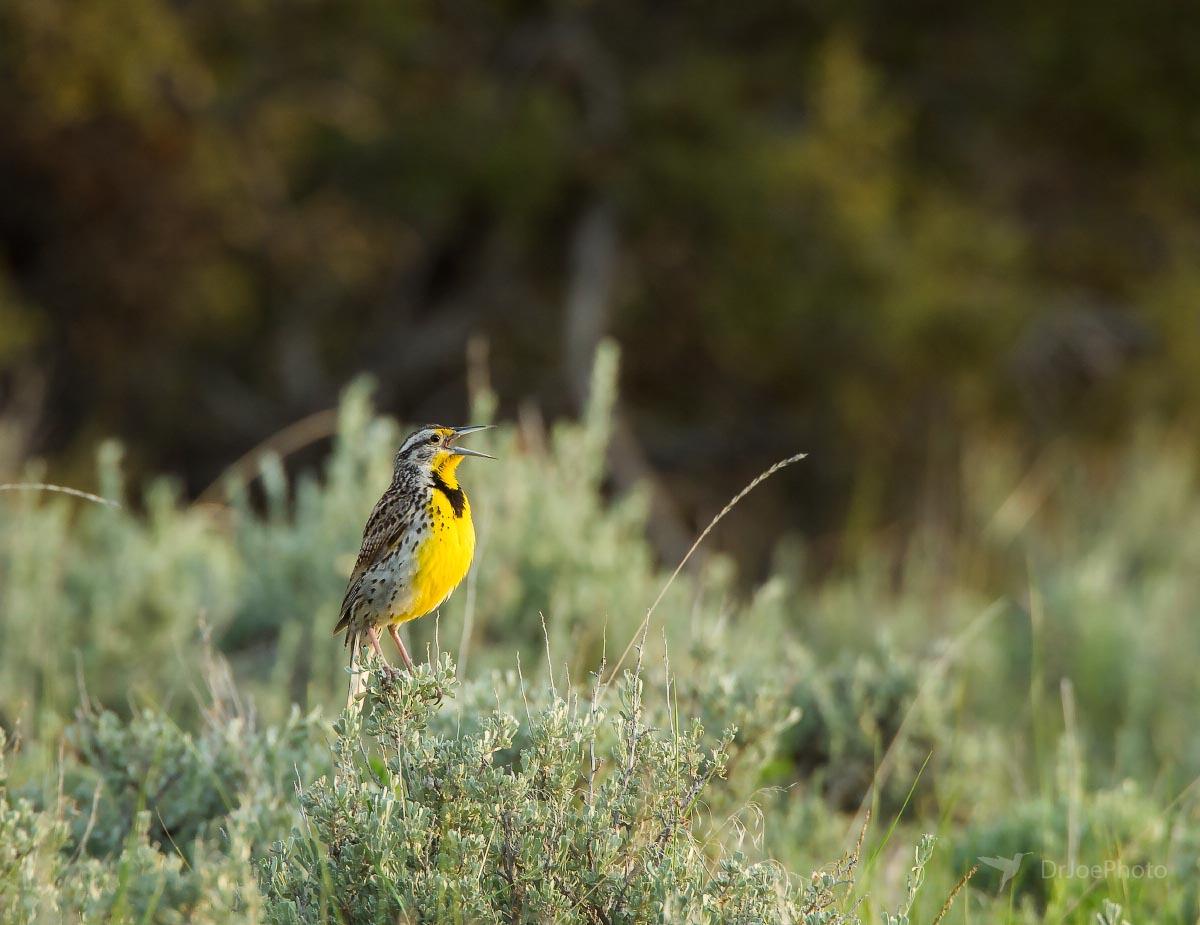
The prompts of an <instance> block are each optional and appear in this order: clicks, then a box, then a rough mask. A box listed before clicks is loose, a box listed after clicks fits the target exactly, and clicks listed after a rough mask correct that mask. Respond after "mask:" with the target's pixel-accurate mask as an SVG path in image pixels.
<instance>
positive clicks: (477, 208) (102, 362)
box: [0, 0, 1200, 575]
mask: <svg viewBox="0 0 1200 925" xmlns="http://www.w3.org/2000/svg"><path fill="white" fill-rule="evenodd" d="M1198 36H1200V12H1197V11H1196V10H1195V9H1193V8H1189V7H1183V8H1181V7H1179V6H1178V5H1176V4H1168V3H1160V2H1151V3H1147V4H1139V5H1137V6H1136V7H1134V6H1133V5H1132V4H1115V5H1106V6H1105V7H1104V8H1102V9H1098V8H1096V6H1095V4H1090V3H1084V2H1079V0H1060V2H1056V3H1052V4H1038V5H1020V4H1009V3H977V4H970V5H967V6H961V5H960V6H958V7H946V6H944V5H937V4H925V5H916V6H909V7H905V8H899V7H896V6H895V5H894V4H883V3H836V4H834V3H825V2H809V3H790V2H789V3H780V2H770V0H767V2H758V3H752V4H733V5H729V4H718V5H715V6H714V5H712V4H697V3H671V4H653V5H650V4H643V3H633V2H618V3H606V4H598V3H587V2H576V0H568V2H558V3H520V2H506V3H491V2H488V3H481V2H474V0H462V2H454V3H420V2H413V3H404V4H388V3H374V2H367V0H356V2H338V3H331V2H318V0H306V2H301V3H292V4H280V3H271V2H263V0H237V2H232V3H223V4H218V5H213V4H199V3H188V2H178V0H136V2H130V3H122V4H111V3H108V2H106V0H73V2H69V3H68V2H66V0H8V2H6V3H5V4H4V5H3V9H2V11H0V87H2V88H3V90H4V92H3V93H0V120H2V123H0V124H3V126H4V130H3V132H2V133H0V409H2V410H0V413H2V415H3V417H2V426H3V428H4V432H5V435H6V439H5V440H4V441H3V447H4V449H3V453H4V456H3V458H0V472H4V473H11V472H12V471H13V470H14V469H15V468H16V467H17V466H18V465H19V462H20V460H22V459H24V458H26V457H28V456H30V455H36V456H40V457H45V458H48V459H49V460H50V461H51V469H50V472H51V474H52V475H53V476H54V477H56V478H58V479H60V480H63V481H70V482H72V483H86V482H87V481H88V480H89V479H90V478H91V458H92V452H93V447H94V446H95V444H96V442H97V440H98V439H99V438H100V437H102V436H108V435H117V436H119V437H120V438H121V439H122V440H124V441H125V442H126V443H127V445H128V447H129V468H130V472H131V474H132V477H133V478H135V479H140V478H142V477H143V476H144V475H146V474H148V473H151V472H157V471H169V472H174V473H178V474H179V475H180V476H181V477H182V478H183V480H184V485H185V490H186V492H187V493H188V494H189V495H192V496H195V495H197V494H199V493H200V492H202V491H203V490H204V489H205V488H206V487H208V486H209V485H211V484H212V483H213V482H214V481H215V480H216V479H217V478H218V477H219V476H220V475H221V473H222V472H224V471H225V470H226V469H227V467H228V466H229V465H230V464H231V463H232V462H233V460H235V459H237V458H238V457H240V456H241V455H242V454H244V453H246V452H247V451H249V450H250V449H251V448H253V447H254V446H256V445H257V444H259V443H260V442H261V441H263V440H264V439H267V438H269V437H270V436H271V435H274V434H277V433H279V432H280V431H281V429H283V428H285V427H287V426H289V425H292V424H294V423H295V422H297V421H302V420H304V419H305V418H307V416H309V415H312V414H314V413H316V412H321V411H324V410H328V409H330V408H332V407H333V405H334V404H335V402H336V396H337V394H338V392H339V390H340V389H341V388H342V387H344V385H345V384H346V383H347V382H348V381H350V379H351V378H352V377H353V376H354V375H356V374H357V373H359V372H362V371H368V372H370V373H372V374H373V376H374V378H375V380H376V381H377V383H378V392H377V395H378V400H379V404H380V406H381V407H382V408H383V409H384V410H387V411H390V412H393V413H397V414H399V415H401V416H402V417H404V418H405V419H407V420H421V419H448V420H458V419H460V418H461V416H462V414H463V413H464V409H465V407H466V400H465V394H466V388H467V386H466V380H467V376H466V374H465V373H466V369H467V367H468V352H469V351H468V344H469V342H470V341H471V339H472V338H476V339H477V343H479V344H480V345H484V344H486V345H487V346H488V347H489V348H490V350H489V359H488V361H487V362H486V364H485V363H483V362H482V361H481V362H480V364H479V365H480V368H486V369H487V370H488V372H489V374H490V377H491V381H492V384H493V385H494V387H495V389H496V392H497V393H498V394H499V395H500V396H501V402H502V406H501V415H502V416H504V417H510V416H513V415H515V414H517V413H518V411H519V410H521V409H522V408H524V409H526V411H527V412H529V413H532V412H531V411H529V409H535V408H536V409H538V411H539V412H540V413H542V414H545V415H547V416H550V417H557V416H559V415H561V414H564V413H574V412H577V411H578V410H579V409H580V407H581V403H582V400H583V398H584V392H585V390H586V379H587V375H588V370H589V369H590V366H591V354H592V352H593V350H594V348H595V344H596V342H597V341H598V339H599V337H600V336H602V335H606V334H607V335H611V336H613V337H615V338H616V339H617V341H618V342H619V343H620V344H621V345H622V346H623V349H624V354H623V355H624V362H623V381H622V389H621V396H622V399H621V401H622V408H621V410H620V414H619V423H618V435H617V439H616V440H615V441H614V446H613V450H612V460H611V462H612V471H613V475H614V478H615V480H616V483H617V484H618V486H625V485H628V484H629V483H631V482H632V481H634V480H636V479H638V478H644V477H646V476H648V475H654V476H656V477H657V489H656V500H655V504H656V513H657V515H658V516H657V517H656V518H655V526H654V541H655V544H656V547H657V549H658V551H659V552H660V554H663V555H666V556H667V557H669V558H673V557H675V556H676V555H677V553H678V552H679V551H680V546H681V545H682V544H683V543H684V541H685V540H687V539H688V538H689V537H690V536H691V535H692V534H693V533H694V532H695V528H696V526H697V525H698V524H700V523H701V522H702V521H704V520H706V519H707V517H708V516H709V514H710V513H711V512H712V511H713V510H714V509H715V508H716V507H717V506H719V504H720V503H721V502H722V501H723V500H724V498H725V497H727V496H728V495H729V494H730V493H731V492H732V491H733V490H735V489H736V488H737V486H738V485H740V484H741V483H742V482H744V481H745V479H746V478H747V477H748V476H750V475H752V474H753V473H754V472H756V471H758V469H760V468H762V466H763V465H764V464H766V463H767V462H770V461H771V460H772V459H773V458H775V457H777V456H779V455H784V454H785V453H787V452H791V451H794V450H795V449H796V448H803V449H807V450H809V451H811V452H812V458H811V461H810V463H809V464H808V466H807V471H806V477H805V478H803V479H790V480H779V481H778V482H777V483H776V484H772V485H770V486H768V487H767V488H766V489H765V490H764V492H763V493H762V495H761V496H760V497H757V498H754V499H752V500H751V501H749V502H748V504H749V505H750V507H751V510H752V516H750V517H748V518H744V519H743V520H742V521H741V522H740V524H732V523H731V524H729V525H727V527H726V528H725V532H724V533H722V535H721V536H720V537H719V538H718V541H719V542H721V543H722V544H724V545H725V546H726V547H727V548H730V549H733V550H734V551H736V552H737V553H738V555H740V556H741V557H742V559H743V564H745V565H747V566H749V567H750V568H751V570H752V571H753V570H754V569H757V570H758V573H759V574H760V575H761V574H763V566H764V563H765V561H766V555H767V550H768V549H769V546H770V543H771V540H770V537H772V536H774V535H775V534H776V533H778V532H779V531H780V530H782V529H784V528H796V527H797V525H803V526H802V529H803V530H804V531H805V532H806V533H807V534H809V536H810V539H812V541H813V551H814V557H815V561H819V562H829V561H837V560H838V559H839V558H840V557H841V555H842V553H844V552H845V551H847V550H849V551H851V552H857V551H858V550H859V549H860V541H861V540H862V538H863V537H864V536H867V535H870V534H872V533H877V532H878V531H879V530H880V529H881V528H884V529H887V530H890V531H895V532H896V533H897V535H899V536H904V535H907V533H908V527H910V526H911V525H912V524H913V523H914V522H918V521H919V522H928V520H929V519H931V518H933V519H938V520H940V521H942V522H943V523H945V524H946V525H950V526H953V525H954V524H956V523H958V522H959V521H960V519H961V513H962V512H961V510H960V503H959V502H960V493H959V492H958V491H957V490H956V489H958V488H960V487H961V481H962V478H963V473H962V469H963V464H964V460H965V456H964V453H965V447H966V446H967V445H968V444H970V443H971V442H972V440H974V439H975V438H976V437H978V436H979V435H980V434H983V435H995V434H1000V435H1002V436H1003V438H1004V439H1005V440H1007V441H1009V442H1010V443H1011V445H1014V446H1017V447H1020V448H1021V449H1022V451H1023V452H1026V453H1030V454H1034V453H1036V452H1038V451H1039V450H1041V449H1044V448H1045V447H1046V446H1047V445H1048V444H1051V443H1054V442H1057V441H1060V440H1063V439H1068V440H1072V441H1081V442H1082V443H1083V445H1084V446H1085V447H1087V448H1088V449H1089V450H1096V449H1103V448H1104V447H1106V446H1111V445H1113V444H1119V443H1121V442H1123V441H1125V440H1126V439H1127V438H1128V436H1129V434H1130V433H1131V429H1133V428H1136V427H1137V426H1138V425H1139V424H1141V423H1142V422H1143V421H1145V420H1146V419H1153V420H1157V421H1166V422H1170V423H1178V422H1182V423H1183V424H1185V425H1186V424H1188V423H1190V422H1192V421H1194V419H1195V416H1196V412H1197V410H1198V407H1200V389H1198V388H1197V385H1196V382H1197V379H1196V375H1195V369H1196V361H1197V359H1198V358H1200V327H1198V325H1197V314H1196V299H1197V295H1198V294H1200V270H1198V269H1197V265H1196V262H1195V259H1194V255H1195V252H1196V244H1197V242H1198V241H1200V215H1198V214H1197V205H1198V204H1200V159H1198V158H1197V157H1196V151H1197V143H1198V141H1200V134H1198V133H1200V96H1198V95H1197V93H1196V92H1195V89H1196V86H1197V82H1198V81H1200V59H1198V58H1197V56H1196V55H1195V47H1196V40H1197V38H1198ZM479 349H480V353H482V346H481V347H480V348H479ZM312 425H313V426H312V428H310V429H309V431H306V433H308V434H309V435H310V436H312V435H316V436H321V437H324V436H329V435H330V433H331V430H332V426H331V425H330V424H329V419H328V417H325V418H320V419H317V420H315V421H313V422H312ZM301 442H304V443H307V441H306V440H305V441H301ZM328 445H329V444H328V441H319V442H317V443H316V444H315V446H313V448H312V449H310V450H309V451H308V456H307V457H305V456H304V455H302V456H301V457H299V462H300V463H303V462H307V463H311V462H313V461H314V460H315V458H316V457H317V456H319V455H320V454H322V453H323V452H324V451H326V450H327V449H328ZM748 524H749V525H753V529H751V528H750V527H748V526H747V525H748ZM763 528H766V529H763ZM897 528H898V531H897Z"/></svg>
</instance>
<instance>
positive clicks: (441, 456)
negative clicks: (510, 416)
mask: <svg viewBox="0 0 1200 925" xmlns="http://www.w3.org/2000/svg"><path fill="white" fill-rule="evenodd" d="M491 426H492V425H490V424H473V425H471V426H469V427H443V426H441V425H439V424H430V425H428V426H426V427H422V428H421V429H420V430H417V431H414V432H413V433H411V434H409V435H408V438H407V439H406V440H405V441H404V442H403V443H402V444H400V449H399V450H397V451H396V473H397V474H399V473H400V472H401V471H402V470H404V469H413V468H415V469H417V470H418V471H421V472H424V473H426V474H428V475H432V474H433V473H435V472H436V473H438V474H439V475H441V476H442V478H443V479H445V480H446V481H447V482H450V483H451V484H454V482H453V479H454V470H455V469H457V468H458V464H459V463H460V462H462V461H463V457H464V456H480V457H482V458H483V459H495V457H494V456H489V455H488V454H487V453H480V452H479V451H478V450H469V449H467V448H466V447H465V446H459V445H458V441H459V440H460V439H461V438H462V437H465V436H466V435H467V434H473V433H477V432H478V431H481V430H487V429H488V428H489V427H491Z"/></svg>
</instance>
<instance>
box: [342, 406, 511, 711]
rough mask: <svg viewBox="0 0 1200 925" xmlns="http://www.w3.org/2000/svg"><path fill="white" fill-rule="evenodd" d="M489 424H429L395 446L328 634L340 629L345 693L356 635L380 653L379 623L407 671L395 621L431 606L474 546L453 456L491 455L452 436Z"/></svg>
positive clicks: (353, 689) (453, 583)
mask: <svg viewBox="0 0 1200 925" xmlns="http://www.w3.org/2000/svg"><path fill="white" fill-rule="evenodd" d="M489 426H490V425H487V424H481V425H475V426H472V427H439V426H437V425H432V424H431V425H430V426H428V427H422V428H421V429H420V430H418V431H416V432H415V433H413V434H411V435H409V437H408V439H406V440H405V441H404V443H402V444H401V445H400V449H399V450H397V452H396V463H395V469H394V472H393V474H392V484H391V485H389V486H388V488H387V491H385V492H384V493H383V496H382V497H381V498H380V499H379V501H378V502H376V504H375V509H374V510H373V511H371V516H370V517H369V518H367V525H366V527H365V528H364V530H363V540H362V549H360V550H359V553H358V560H357V561H356V562H355V563H354V571H353V572H351V573H350V583H349V586H348V587H347V588H346V597H345V598H344V599H343V600H342V609H341V613H340V614H339V619H338V622H337V626H335V627H334V629H333V632H334V633H335V634H337V633H340V632H342V631H343V630H345V631H346V645H348V646H349V647H350V665H351V669H352V670H351V679H350V700H351V701H352V700H353V699H354V697H355V695H356V694H357V693H358V688H359V685H360V684H361V680H360V678H361V672H359V671H358V658H359V646H360V644H361V642H362V637H363V635H364V634H365V635H366V637H367V639H368V640H369V641H370V643H371V647H372V648H373V649H374V650H375V653H376V654H377V655H378V656H379V657H380V658H381V659H382V658H383V650H382V649H381V648H380V646H379V628H380V627H381V626H386V627H387V630H388V633H389V634H390V635H391V637H392V641H393V642H394V643H396V649H397V650H398V651H399V652H400V658H401V659H403V661H404V664H405V666H406V667H407V668H408V669H409V671H411V670H412V667H413V663H412V659H411V658H410V657H409V655H408V650H407V649H405V648H404V643H403V641H401V639H400V633H399V630H398V629H397V627H399V625H400V624H401V623H407V622H408V621H409V620H415V619H417V618H418V617H423V616H425V615H426V614H427V613H429V612H430V611H432V610H435V609H437V607H439V606H440V605H441V604H442V602H443V601H445V600H446V598H448V597H449V596H450V593H451V592H452V591H453V590H454V589H455V588H456V587H457V586H458V583H459V582H460V581H462V579H463V576H465V575H466V574H467V569H468V568H469V567H470V565H471V556H472V555H473V554H474V552H475V528H474V526H473V525H472V523H471V505H470V503H469V502H468V501H467V493H466V492H465V491H463V489H462V486H460V485H459V483H458V474H457V473H458V464H459V463H461V462H462V460H463V457H464V456H482V457H483V458H485V459H493V458H494V457H492V456H488V455H487V454H486V453H480V452H479V451H478V450H468V449H467V448H465V447H461V446H458V445H457V441H458V440H459V438H461V437H464V436H466V435H467V434H473V433H475V432H476V431H480V430H484V429H486V428H487V427H489Z"/></svg>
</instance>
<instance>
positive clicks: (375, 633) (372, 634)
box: [367, 626, 387, 665]
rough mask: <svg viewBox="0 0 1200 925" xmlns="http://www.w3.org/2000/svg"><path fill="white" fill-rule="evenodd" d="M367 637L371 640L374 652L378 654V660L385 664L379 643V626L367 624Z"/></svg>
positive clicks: (385, 660)
mask: <svg viewBox="0 0 1200 925" xmlns="http://www.w3.org/2000/svg"><path fill="white" fill-rule="evenodd" d="M367 639H369V640H371V648H372V649H374V650H375V654H376V655H378V656H379V660H380V661H381V662H383V663H384V664H385V665H386V664H387V659H386V658H384V657H383V648H382V647H381V646H380V645H379V627H377V626H368V627H367Z"/></svg>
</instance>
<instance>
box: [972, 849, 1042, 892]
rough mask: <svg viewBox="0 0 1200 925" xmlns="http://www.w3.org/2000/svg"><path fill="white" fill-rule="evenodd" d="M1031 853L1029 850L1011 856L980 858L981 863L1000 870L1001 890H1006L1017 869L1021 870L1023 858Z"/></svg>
mask: <svg viewBox="0 0 1200 925" xmlns="http://www.w3.org/2000/svg"><path fill="white" fill-rule="evenodd" d="M1029 853H1030V852H1028V851H1018V852H1017V853H1016V854H1014V855H1013V856H1012V857H1011V858H980V859H979V860H980V863H983V864H986V865H987V866H988V867H992V868H995V869H996V870H998V871H1000V892H1004V888H1005V887H1006V886H1008V881H1009V880H1011V879H1012V878H1013V877H1015V876H1016V875H1017V871H1018V870H1020V868H1021V858H1023V857H1025V855H1027V854H1029Z"/></svg>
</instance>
